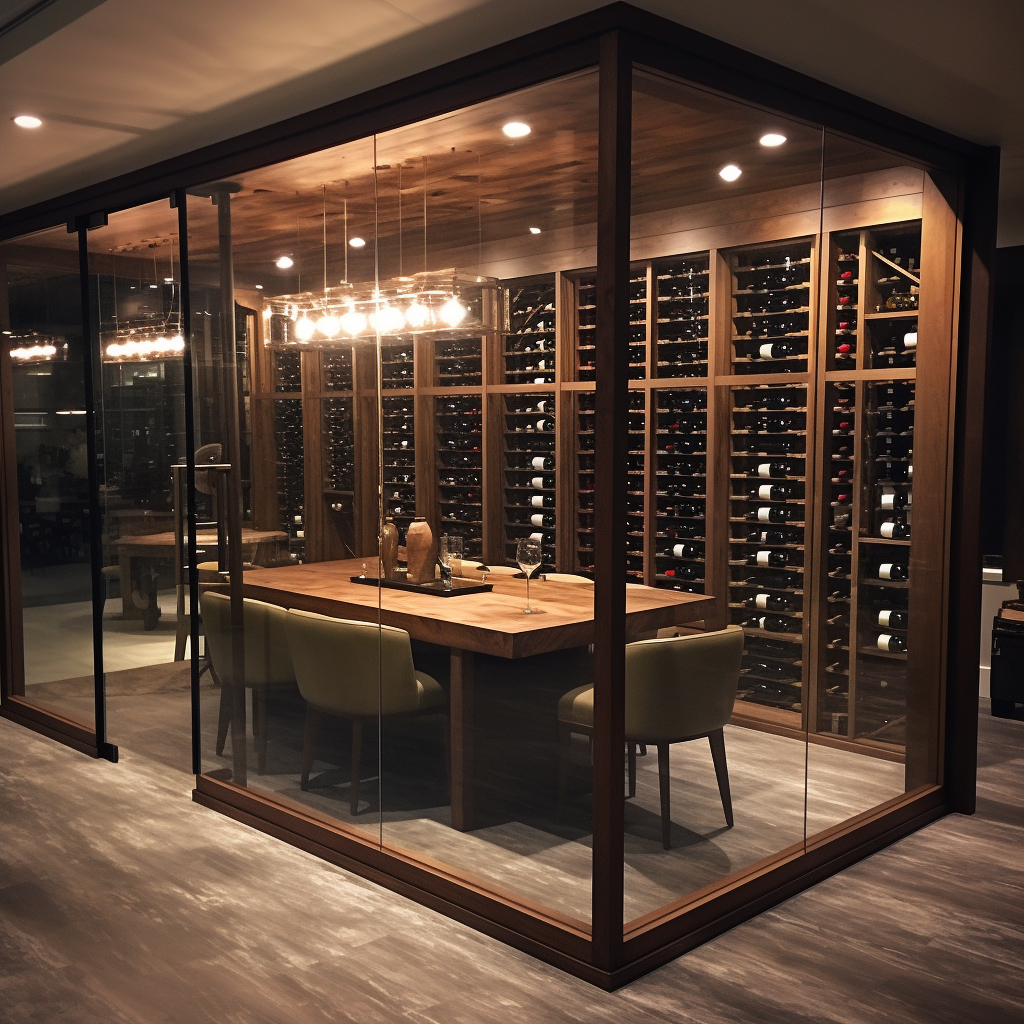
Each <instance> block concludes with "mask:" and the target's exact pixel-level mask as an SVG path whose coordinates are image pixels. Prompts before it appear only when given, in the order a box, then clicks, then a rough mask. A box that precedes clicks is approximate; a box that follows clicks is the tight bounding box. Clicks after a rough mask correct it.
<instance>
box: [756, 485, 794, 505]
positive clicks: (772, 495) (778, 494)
mask: <svg viewBox="0 0 1024 1024" xmlns="http://www.w3.org/2000/svg"><path fill="white" fill-rule="evenodd" d="M748 497H749V498H750V499H751V501H786V500H787V499H788V498H790V497H792V491H791V489H790V487H789V486H788V485H787V484H758V486H757V487H754V488H753V489H751V491H750V492H749V494H748Z"/></svg>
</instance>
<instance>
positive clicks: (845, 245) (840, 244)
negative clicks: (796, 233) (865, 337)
mask: <svg viewBox="0 0 1024 1024" xmlns="http://www.w3.org/2000/svg"><path fill="white" fill-rule="evenodd" d="M860 240H861V235H860V232H859V231H856V232H851V233H849V234H844V235H839V236H837V237H836V239H835V250H834V255H833V264H832V267H831V268H830V274H829V277H830V280H829V281H828V296H829V298H828V303H829V306H830V307H832V308H830V310H829V325H830V326H829V330H830V331H831V333H832V338H833V344H832V350H831V352H830V353H829V356H830V362H829V369H833V370H855V369H856V368H857V348H858V339H859V326H858V316H859V314H860V291H861V288H860V285H861V274H860Z"/></svg>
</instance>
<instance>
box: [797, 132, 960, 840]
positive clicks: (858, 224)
mask: <svg viewBox="0 0 1024 1024" xmlns="http://www.w3.org/2000/svg"><path fill="white" fill-rule="evenodd" d="M825 179H826V180H825V186H824V193H823V194H824V201H825V210H824V227H825V230H826V233H825V235H824V239H825V240H826V244H823V246H822V257H823V260H822V278H823V281H822V295H823V298H824V301H823V303H822V305H823V310H822V317H821V322H822V337H823V357H824V361H825V368H826V371H827V372H826V374H825V376H826V380H827V383H826V385H825V389H824V394H823V400H822V402H821V405H820V409H821V412H820V419H819V422H820V424H821V427H820V429H821V437H822V459H821V463H820V470H819V474H820V476H819V480H820V484H819V486H820V488H821V491H822V494H823V497H824V501H823V502H822V508H821V513H820V520H819V523H820V526H819V530H820V533H819V537H820V540H819V541H818V544H819V545H820V547H821V548H822V551H823V554H822V557H821V558H820V560H819V568H818V573H819V579H818V581H817V586H816V592H817V593H818V594H819V595H820V597H819V598H818V599H817V609H816V614H817V620H816V621H817V625H816V629H815V632H816V634H817V635H816V637H815V647H816V653H815V654H814V657H813V658H812V665H813V667H814V668H815V670H816V682H815V685H814V686H813V687H812V690H811V694H810V705H809V724H810V726H811V729H812V739H813V740H815V741H816V742H813V743H812V744H811V746H810V750H809V754H808V803H807V816H808V822H807V825H808V831H809V833H814V832H818V831H821V830H822V829H825V828H828V827H829V826H831V825H835V824H837V823H839V822H841V821H843V820H845V819H846V818H849V817H850V816H852V815H854V814H858V813H860V812H863V811H866V810H868V809H870V808H872V807H874V806H876V805H878V804H880V803H882V802H883V801H886V800H890V799H892V798H894V797H898V796H900V795H901V794H902V793H903V792H904V791H905V789H906V788H908V787H911V786H913V785H914V784H916V783H918V782H920V781H922V778H921V774H922V773H919V772H914V773H912V772H911V771H910V770H909V769H908V766H907V761H908V737H909V736H910V735H912V734H913V733H914V732H915V728H914V726H915V725H916V735H917V738H918V741H919V748H918V749H919V750H920V749H922V748H928V747H929V745H931V749H935V747H934V744H935V742H936V737H937V735H938V718H937V711H936V710H935V709H936V706H937V703H938V692H939V689H938V687H939V683H938V678H939V673H938V672H937V671H936V672H934V673H932V672H930V671H929V670H928V669H926V668H922V667H917V669H916V671H917V672H918V673H919V675H918V682H917V684H916V685H917V690H916V693H915V690H914V685H915V684H914V683H913V682H912V679H913V676H912V673H913V672H914V671H915V655H916V657H917V659H918V660H917V666H923V662H921V661H920V658H921V654H922V647H921V646H919V645H918V646H915V642H914V633H913V632H912V629H913V627H912V626H911V622H912V616H911V614H910V608H911V605H912V604H913V603H914V601H915V600H920V601H922V604H920V605H919V606H918V608H919V614H918V616H917V617H918V618H921V619H924V620H925V622H924V625H925V628H927V620H928V618H931V617H932V616H934V618H933V620H932V621H938V620H939V618H940V617H941V605H939V606H936V607H933V610H932V611H931V612H930V613H929V612H927V611H924V610H923V609H924V608H926V607H927V602H928V601H930V600H935V599H936V595H935V594H931V593H922V592H921V591H917V592H916V596H915V591H914V590H913V587H914V582H915V578H914V574H912V573H911V567H912V565H918V564H931V565H934V566H936V567H939V566H941V564H942V558H941V555H940V552H939V551H938V550H936V549H935V548H934V547H933V549H932V550H922V549H921V546H920V543H919V541H918V535H917V534H915V533H913V531H912V527H913V525H914V516H913V512H914V508H913V490H914V488H913V486H912V485H913V482H914V479H915V476H914V461H915V460H914V455H915V452H914V429H915V419H916V413H915V410H916V408H917V407H918V406H919V402H918V401H917V399H919V398H920V397H922V396H919V395H918V393H917V383H916V374H917V362H918V349H917V331H918V319H919V317H920V318H925V317H929V319H925V323H924V325H923V326H924V327H925V328H929V327H930V328H931V330H932V332H933V333H932V334H931V335H930V337H932V338H937V337H939V336H940V335H939V334H938V333H937V332H941V331H942V330H943V329H945V331H946V335H947V342H946V343H947V344H948V332H949V329H950V328H949V325H948V320H947V317H948V306H947V307H946V308H942V303H941V300H939V301H936V303H935V305H932V306H930V307H929V305H928V299H929V298H930V295H929V292H928V283H927V282H928V279H927V278H925V277H924V274H926V273H927V272H928V269H929V268H926V267H923V266H922V242H923V240H924V236H925V235H926V234H927V230H928V227H929V225H928V221H927V219H926V218H923V216H922V215H923V213H924V212H925V209H926V206H927V203H926V200H925V196H926V194H927V192H928V185H927V176H926V175H925V174H924V173H923V172H922V171H921V170H920V169H918V168H914V167H910V166H907V165H905V164H901V163H900V162H899V161H898V160H895V159H894V158H893V157H892V156H891V155H888V154H885V153H882V152H877V151H874V150H872V149H871V148H870V147H867V146H862V145H859V144H856V143H852V142H850V141H848V140H844V139H839V138H836V137H833V136H828V137H827V138H826V150H825ZM933 195H934V193H933ZM934 209H935V207H933V210H934ZM934 230H935V228H934V227H933V231H934ZM932 238H933V245H935V248H934V249H933V254H934V258H933V266H932V267H931V268H930V269H931V271H932V272H933V273H934V274H935V277H934V278H931V280H933V281H940V280H941V278H942V275H943V274H944V273H945V271H944V270H943V268H942V266H941V263H942V262H943V259H944V258H945V259H947V260H951V259H952V255H951V253H949V252H948V251H947V252H946V254H945V257H943V249H942V246H941V245H938V244H936V241H937V236H936V235H934V234H933V236H932ZM936 298H937V299H938V295H936ZM929 315H930V316H929ZM944 322H945V326H943V324H944ZM925 351H926V353H928V350H927V349H926V350H925ZM928 354H931V355H932V358H941V356H939V355H938V353H935V352H934V351H933V352H931V353H928ZM947 358H948V357H947ZM879 371H881V373H880V372H879ZM884 374H891V376H884ZM927 379H928V383H929V384H930V385H931V388H932V393H931V394H930V395H927V396H925V397H926V399H927V400H928V401H929V402H934V403H935V405H936V407H942V408H944V407H945V403H946V397H945V396H944V395H942V394H939V393H937V392H938V389H939V388H945V387H947V386H948V372H947V371H946V370H945V369H942V370H940V371H939V373H938V374H937V375H932V376H929V377H928V378H927ZM926 408H927V406H926ZM943 429H944V428H943ZM941 449H942V446H941V445H940V446H937V447H936V449H935V452H934V453H926V455H929V456H930V457H929V458H925V459H919V460H918V462H919V465H918V469H919V471H920V470H921V469H922V468H923V470H924V474H925V476H924V479H925V486H926V487H927V486H928V483H927V481H928V480H929V479H930V480H932V481H934V482H935V483H936V484H937V485H938V486H939V487H942V486H944V485H943V484H941V483H940V482H939V481H941V480H942V479H943V478H944V473H945V465H944V457H945V456H944V452H942V454H939V452H940V451H941ZM918 475H919V476H920V473H919V474H918ZM926 504H927V503H926ZM936 504H941V503H939V502H937V503H936ZM925 518H926V520H927V516H926V517H925ZM927 536H929V537H930V538H931V542H932V544H933V545H934V544H936V541H938V543H939V544H941V539H940V538H939V539H937V538H936V537H935V534H930V535H927ZM924 543H928V541H927V540H926V541H925V542H924ZM908 577H909V578H908ZM924 589H925V590H928V589H929V588H927V587H925V588H924ZM938 600H939V601H941V596H939V597H938ZM928 646H929V644H928V643H927V642H926V643H925V645H924V647H925V648H927V647H928ZM935 647H936V648H937V643H936V645H935ZM911 694H915V696H914V697H912V696H911ZM915 715H916V721H915ZM930 773H931V774H930V778H931V780H932V781H934V780H935V769H934V766H933V767H932V768H931V769H930ZM923 774H924V776H925V778H927V777H928V776H929V769H928V768H924V770H923Z"/></svg>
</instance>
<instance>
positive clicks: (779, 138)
mask: <svg viewBox="0 0 1024 1024" xmlns="http://www.w3.org/2000/svg"><path fill="white" fill-rule="evenodd" d="M785 141H786V136H785V135H779V133H778V132H769V133H768V134H767V135H762V136H761V145H762V146H781V145H782V144H783V143H784V142H785Z"/></svg>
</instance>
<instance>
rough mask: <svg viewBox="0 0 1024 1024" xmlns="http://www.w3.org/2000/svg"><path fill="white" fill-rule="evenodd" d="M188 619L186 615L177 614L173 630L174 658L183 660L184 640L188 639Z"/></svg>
mask: <svg viewBox="0 0 1024 1024" xmlns="http://www.w3.org/2000/svg"><path fill="white" fill-rule="evenodd" d="M189 628H190V627H189V620H188V616H187V615H179V616H178V625H177V626H176V627H175V630H174V660H175V661H184V660H185V642H186V641H187V640H188V634H189Z"/></svg>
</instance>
